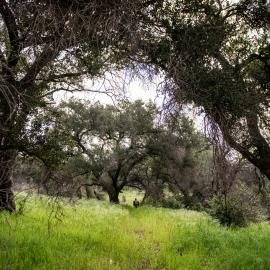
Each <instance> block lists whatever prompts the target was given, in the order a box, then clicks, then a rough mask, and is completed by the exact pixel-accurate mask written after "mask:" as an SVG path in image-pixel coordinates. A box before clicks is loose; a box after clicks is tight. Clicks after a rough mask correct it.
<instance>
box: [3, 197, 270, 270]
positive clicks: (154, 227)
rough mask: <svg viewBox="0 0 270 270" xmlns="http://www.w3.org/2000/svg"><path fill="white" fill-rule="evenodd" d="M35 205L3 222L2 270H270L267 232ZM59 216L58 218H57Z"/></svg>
mask: <svg viewBox="0 0 270 270" xmlns="http://www.w3.org/2000/svg"><path fill="white" fill-rule="evenodd" d="M57 205H58V206H59V204H51V203H50V201H48V199H47V198H45V197H43V198H37V197H33V198H31V200H29V202H28V203H27V204H26V208H25V213H24V215H23V216H11V215H9V214H1V215H0V269H5V270H8V269H12V270H13V269H27V270H30V269H36V270H42V269H44V270H45V269H46V270H51V269H57V270H58V269H65V270H66V269H78V270H79V269H80V270H83V269H115V270H116V269H125V270H132V269H149V270H150V269H156V270H157V269H159V270H162V269H222V270H226V269H230V270H231V269H233V270H234V269H245V270H248V269H256V270H260V269H270V256H269V251H270V226H269V225H267V224H266V223H261V224H257V225H251V226H250V227H248V228H245V229H227V228H224V227H221V226H220V225H219V224H218V223H217V222H216V221H214V220H212V219H211V218H210V217H209V216H208V215H206V214H203V213H198V212H194V211H187V210H168V209H155V208H146V207H142V208H139V209H133V208H131V207H130V206H115V205H109V204H108V203H107V202H97V201H79V202H77V203H76V204H74V205H70V204H68V203H67V202H65V201H62V202H61V203H60V206H61V207H60V208H59V209H57V208H58V206H57ZM56 210H57V211H56Z"/></svg>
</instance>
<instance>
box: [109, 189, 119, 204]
mask: <svg viewBox="0 0 270 270" xmlns="http://www.w3.org/2000/svg"><path fill="white" fill-rule="evenodd" d="M107 192H108V195H109V199H110V202H111V203H117V204H118V203H119V191H118V190H117V189H116V188H114V187H111V188H110V189H108V190H107Z"/></svg>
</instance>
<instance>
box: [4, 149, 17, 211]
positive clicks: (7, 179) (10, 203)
mask: <svg viewBox="0 0 270 270" xmlns="http://www.w3.org/2000/svg"><path fill="white" fill-rule="evenodd" d="M15 157H16V155H15V154H14V153H8V152H5V151H2V152H0V211H3V210H8V211H9V212H13V211H15V209H16V207H15V201H14V194H13V192H12V179H11V172H12V167H13V165H14V161H15Z"/></svg>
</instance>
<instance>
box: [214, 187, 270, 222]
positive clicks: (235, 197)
mask: <svg viewBox="0 0 270 270" xmlns="http://www.w3.org/2000/svg"><path fill="white" fill-rule="evenodd" d="M209 204H210V209H209V213H210V214H211V215H212V216H213V217H214V218H216V219H218V220H219V222H220V223H221V224H222V225H226V226H239V227H244V226H247V225H248V224H249V223H250V222H256V221H259V220H263V219H265V210H264V209H263V207H262V206H261V203H260V198H259V196H257V195H256V194H254V193H253V192H252V191H251V190H249V189H248V188H247V187H246V186H245V185H243V184H238V185H237V186H235V187H234V189H233V190H232V191H231V192H229V193H228V194H219V195H215V196H214V197H213V198H212V199H211V200H210V203H209Z"/></svg>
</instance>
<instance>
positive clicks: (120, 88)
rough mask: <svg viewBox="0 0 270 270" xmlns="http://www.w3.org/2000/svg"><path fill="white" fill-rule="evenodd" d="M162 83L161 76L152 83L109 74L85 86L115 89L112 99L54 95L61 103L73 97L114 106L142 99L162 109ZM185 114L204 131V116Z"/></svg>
mask: <svg viewBox="0 0 270 270" xmlns="http://www.w3.org/2000/svg"><path fill="white" fill-rule="evenodd" d="M161 83H162V77H161V76H156V77H154V78H152V80H151V81H150V80H147V79H145V78H144V79H143V78H140V77H138V76H135V77H133V78H130V76H127V75H126V74H125V73H121V74H120V75H119V74H108V75H107V76H106V77H105V79H103V80H98V81H96V82H93V81H91V80H87V81H85V83H84V85H85V88H86V89H91V90H94V91H102V92H105V91H107V92H110V91H111V89H114V94H113V95H112V96H111V97H110V96H108V95H106V94H102V93H95V92H87V91H82V92H75V93H68V92H64V91H61V92H57V93H55V94H54V99H55V100H56V101H57V102H60V101H61V100H65V101H66V100H68V99H69V98H71V97H75V98H78V99H82V100H91V101H93V102H97V101H99V102H101V103H103V104H114V103H116V102H117V100H119V99H121V98H126V99H128V100H130V101H135V100H138V99H141V100H143V101H144V102H149V101H152V102H154V103H156V105H157V106H158V107H159V108H161V107H162V104H163V102H164V98H165V97H164V95H163V94H161V93H160V91H158V89H160V84H161ZM185 112H186V114H187V115H188V116H189V117H190V118H192V119H193V120H194V122H195V126H196V128H197V129H198V130H200V131H203V116H198V115H197V114H196V113H195V111H194V110H192V109H191V108H188V109H186V110H185Z"/></svg>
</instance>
